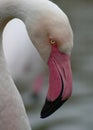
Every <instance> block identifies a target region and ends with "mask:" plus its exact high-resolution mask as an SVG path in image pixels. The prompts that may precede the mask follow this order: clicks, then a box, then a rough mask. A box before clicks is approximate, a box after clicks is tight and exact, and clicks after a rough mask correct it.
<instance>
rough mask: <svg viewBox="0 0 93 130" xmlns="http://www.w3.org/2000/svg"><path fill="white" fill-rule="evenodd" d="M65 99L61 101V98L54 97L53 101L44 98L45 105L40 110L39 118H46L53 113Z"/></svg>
mask: <svg viewBox="0 0 93 130" xmlns="http://www.w3.org/2000/svg"><path fill="white" fill-rule="evenodd" d="M65 101H66V100H64V101H62V100H61V99H59V98H58V99H56V100H55V101H53V102H51V101H48V100H47V99H46V101H45V105H44V107H43V109H42V111H41V118H46V117H48V116H50V115H51V114H53V113H54V112H55V111H56V110H57V109H58V108H60V106H62V105H63V104H64V102H65Z"/></svg>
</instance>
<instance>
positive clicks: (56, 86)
mask: <svg viewBox="0 0 93 130" xmlns="http://www.w3.org/2000/svg"><path fill="white" fill-rule="evenodd" d="M48 66H49V70H50V76H49V88H48V93H47V97H46V101H45V104H44V107H43V109H42V111H41V118H46V117H48V116H50V115H51V114H52V113H54V112H55V111H56V110H57V109H58V108H59V107H60V106H61V105H63V104H64V102H65V101H66V100H67V99H68V98H69V97H70V96H71V93H72V72H71V66H70V56H69V55H68V54H65V53H61V52H60V51H59V50H58V47H57V45H53V46H52V48H51V54H50V58H49V61H48Z"/></svg>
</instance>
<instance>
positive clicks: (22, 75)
mask: <svg viewBox="0 0 93 130" xmlns="http://www.w3.org/2000/svg"><path fill="white" fill-rule="evenodd" d="M13 28H14V29H13ZM18 29H19V31H18ZM20 37H22V39H20ZM7 43H9V44H7ZM3 49H4V54H5V58H6V61H7V66H8V69H9V72H10V74H11V76H12V78H13V80H14V82H15V84H16V85H17V87H20V86H22V87H28V88H29V90H30V91H31V86H32V90H33V95H36V96H37V97H38V96H39V95H40V93H41V90H42V86H43V80H44V78H43V76H44V69H45V67H44V64H43V62H42V59H41V58H40V56H39V55H38V52H37V51H36V49H35V47H34V46H33V44H32V43H31V40H30V39H29V37H28V35H27V31H26V27H25V25H24V23H23V22H22V21H21V20H20V19H13V20H11V21H10V22H8V24H7V25H6V27H5V28H4V31H3ZM17 60H18V62H17ZM16 62H17V63H16Z"/></svg>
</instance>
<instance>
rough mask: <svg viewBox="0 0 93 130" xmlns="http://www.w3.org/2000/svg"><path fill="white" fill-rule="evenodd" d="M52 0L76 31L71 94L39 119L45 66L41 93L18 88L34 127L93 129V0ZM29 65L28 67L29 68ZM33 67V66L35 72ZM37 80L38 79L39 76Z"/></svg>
mask: <svg viewBox="0 0 93 130" xmlns="http://www.w3.org/2000/svg"><path fill="white" fill-rule="evenodd" d="M52 1H53V2H55V3H56V4H57V5H58V6H59V7H60V8H62V10H63V11H64V12H65V13H66V14H67V16H68V17H69V20H70V23H71V26H72V29H73V32H74V48H73V51H72V57H71V60H72V72H73V93H72V97H71V98H70V99H69V100H68V101H67V102H66V103H65V104H64V105H63V106H62V107H61V108H60V109H59V110H58V111H57V112H56V113H54V114H53V115H52V116H50V117H49V118H47V119H40V111H41V109H42V106H43V103H44V100H45V95H46V92H47V87H48V72H47V71H48V70H47V67H46V66H45V65H44V64H43V63H42V64H43V67H41V68H43V69H44V68H45V69H44V71H43V70H41V72H43V73H42V74H41V72H40V74H41V75H43V76H41V77H44V79H43V85H42V78H41V79H40V81H41V82H40V83H41V85H42V86H43V88H42V89H41V88H40V93H39V94H37V93H36V94H37V95H36V94H33V93H30V87H29V88H28V89H26V87H19V91H20V92H21V95H22V98H23V100H24V104H25V107H26V110H27V114H28V117H29V119H30V122H31V126H32V129H33V130H93V36H92V35H93V0H52ZM36 53H37V52H36ZM31 55H32V54H31ZM38 62H40V61H38ZM28 68H29V67H28ZM28 68H27V67H26V69H27V70H28ZM34 69H35V68H34ZM34 69H32V70H33V71H32V72H33V73H34V72H35V71H34ZM38 74H39V73H38ZM33 75H34V74H33ZM35 76H36V75H35ZM28 79H29V78H28ZM37 80H38V81H39V79H38V78H37ZM33 81H34V79H33V78H31V82H30V83H31V84H32V85H31V84H30V85H31V86H34V85H33V84H34V83H33ZM24 84H25V83H24ZM19 86H21V85H19ZM25 86H26V85H25ZM32 91H33V92H34V90H32ZM33 95H34V96H33Z"/></svg>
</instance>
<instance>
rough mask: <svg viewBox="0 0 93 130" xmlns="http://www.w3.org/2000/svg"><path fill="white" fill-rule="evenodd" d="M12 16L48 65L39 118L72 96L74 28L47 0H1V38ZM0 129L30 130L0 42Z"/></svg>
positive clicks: (59, 10) (61, 12) (50, 112)
mask: <svg viewBox="0 0 93 130" xmlns="http://www.w3.org/2000/svg"><path fill="white" fill-rule="evenodd" d="M13 18H19V19H21V20H22V21H23V22H24V23H25V25H26V28H27V32H28V34H29V37H30V39H31V40H32V43H33V44H34V46H35V47H36V48H37V50H38V52H39V54H40V55H41V57H42V59H43V60H44V61H45V63H47V64H48V66H49V71H50V75H49V88H48V93H47V96H46V100H45V104H44V107H43V109H42V111H41V118H45V117H48V116H49V115H51V114H52V113H54V112H55V111H56V110H57V109H58V108H59V107H60V106H61V105H63V103H64V102H65V101H66V100H67V99H68V98H69V97H70V96H71V93H72V72H71V65H70V54H71V50H72V47H73V32H72V29H71V26H70V23H69V20H68V18H67V16H66V15H65V13H64V12H63V11H62V10H61V9H60V8H59V7H58V6H57V5H56V4H54V3H52V2H50V1H48V0H39V1H37V0H30V1H29V0H16V1H14V0H4V1H3V0H0V40H1V43H2V32H3V29H4V27H5V25H6V24H7V22H8V21H10V20H11V19H13ZM0 129H2V130H30V129H31V128H30V125H29V121H28V118H27V115H26V112H25V108H24V105H23V102H22V99H21V97H20V94H19V92H18V90H17V88H16V86H15V84H14V82H13V80H12V78H11V76H10V74H9V73H8V71H7V67H6V62H5V57H4V54H3V48H2V44H0Z"/></svg>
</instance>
